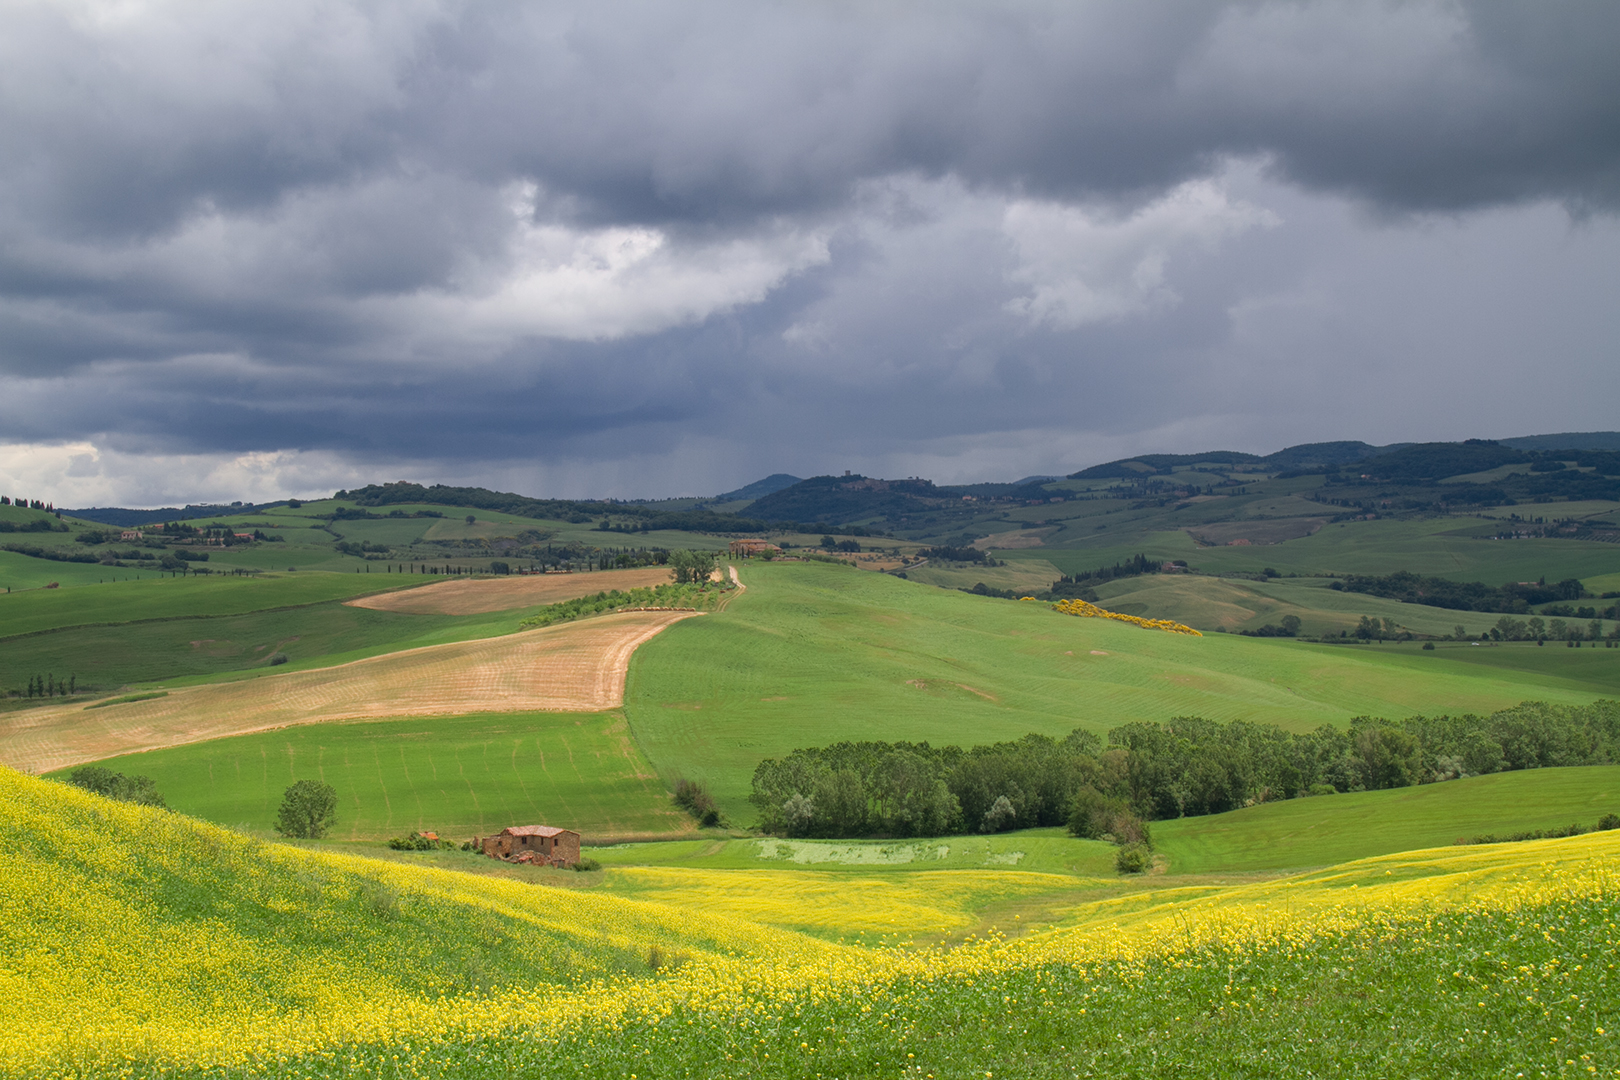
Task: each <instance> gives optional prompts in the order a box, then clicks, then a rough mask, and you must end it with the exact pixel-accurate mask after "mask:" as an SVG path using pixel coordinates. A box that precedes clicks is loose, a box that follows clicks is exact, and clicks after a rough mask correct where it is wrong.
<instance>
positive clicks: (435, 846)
mask: <svg viewBox="0 0 1620 1080" xmlns="http://www.w3.org/2000/svg"><path fill="white" fill-rule="evenodd" d="M388 846H389V847H391V848H393V849H394V850H395V851H453V850H454V849H455V846H456V845H455V844H452V843H451V842H450V841H448V840H440V839H439V838H438V837H437V836H423V835H422V834H421V833H415V832H413V833H411V835H409V836H396V837H394V838H393V839H392V840H390V841H388ZM463 847H464V848H466V847H470V845H463Z"/></svg>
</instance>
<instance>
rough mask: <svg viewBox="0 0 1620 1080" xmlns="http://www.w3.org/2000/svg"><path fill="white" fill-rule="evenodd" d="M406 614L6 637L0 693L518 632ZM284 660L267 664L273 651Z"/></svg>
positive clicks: (468, 619) (288, 615) (262, 666)
mask: <svg viewBox="0 0 1620 1080" xmlns="http://www.w3.org/2000/svg"><path fill="white" fill-rule="evenodd" d="M527 610H528V609H523V610H522V611H519V612H516V613H514V612H510V611H506V612H490V613H486V614H481V615H466V616H449V615H407V614H401V613H399V612H393V611H372V610H370V609H368V608H358V607H347V606H345V605H344V604H342V603H340V602H338V601H328V602H325V603H319V604H308V605H303V606H299V607H293V608H285V609H281V610H272V611H258V612H250V613H248V614H246V615H221V616H216V617H212V618H192V619H183V618H181V619H162V620H157V621H147V622H134V623H122V624H116V625H111V626H81V627H73V628H70V629H65V630H60V631H57V632H54V633H48V634H31V635H28V636H26V637H19V638H14V639H12V640H11V641H8V642H6V647H5V650H4V651H3V652H0V693H3V692H5V691H6V690H17V691H21V690H22V689H23V688H24V687H26V686H27V684H28V680H29V678H30V677H32V676H34V675H43V674H48V673H49V674H55V675H57V676H58V677H60V678H62V679H67V678H68V677H69V676H73V677H74V678H75V679H76V680H77V686H78V690H79V692H80V693H85V692H91V693H109V692H111V691H113V690H116V689H117V688H119V687H121V686H126V685H130V684H142V683H147V684H149V683H154V682H157V681H160V680H161V681H162V682H163V684H164V685H167V686H174V685H182V684H184V683H187V682H196V681H211V680H212V679H213V678H215V677H218V676H221V675H229V674H234V673H259V674H263V673H268V672H271V671H275V672H283V673H284V672H288V671H297V670H299V669H300V668H306V667H327V666H330V665H332V664H341V663H347V662H349V661H351V660H359V659H361V658H363V657H367V656H378V655H381V654H383V653H389V652H397V651H399V650H401V649H413V648H418V647H420V646H424V645H441V644H444V643H445V642H450V641H467V640H470V639H473V638H483V637H495V636H498V635H500V634H510V633H512V632H514V631H515V630H517V628H518V622H519V619H520V618H521V616H522V614H523V613H524V611H527ZM278 653H279V654H282V655H284V656H286V657H287V660H286V661H285V666H277V667H271V666H270V665H269V660H270V657H271V656H274V655H276V654H278Z"/></svg>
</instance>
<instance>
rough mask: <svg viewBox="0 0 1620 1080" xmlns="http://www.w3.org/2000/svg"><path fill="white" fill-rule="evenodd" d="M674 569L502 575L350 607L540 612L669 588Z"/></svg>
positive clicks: (477, 612)
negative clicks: (616, 593) (602, 595)
mask: <svg viewBox="0 0 1620 1080" xmlns="http://www.w3.org/2000/svg"><path fill="white" fill-rule="evenodd" d="M669 582H670V577H669V568H668V567H663V566H650V567H644V568H641V569H637V570H598V571H596V572H594V573H589V574H532V575H518V574H513V575H502V576H501V577H495V578H479V579H477V580H474V581H441V582H438V583H437V584H434V585H423V586H421V587H419V588H415V589H401V590H400V591H399V592H391V593H382V594H381V595H378V596H363V597H361V598H360V599H358V600H351V601H349V602H348V603H349V606H350V607H363V608H372V609H374V610H376V611H398V612H401V613H403V614H406V615H482V614H483V613H484V612H486V611H507V610H510V609H511V608H522V607H536V606H538V605H540V604H555V603H558V602H560V601H563V600H573V599H575V598H576V597H580V596H590V595H591V594H592V593H599V592H606V591H609V590H612V589H618V590H620V591H623V590H625V589H644V588H648V587H650V586H653V585H668V584H669Z"/></svg>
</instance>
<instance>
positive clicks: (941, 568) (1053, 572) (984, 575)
mask: <svg viewBox="0 0 1620 1080" xmlns="http://www.w3.org/2000/svg"><path fill="white" fill-rule="evenodd" d="M904 573H905V575H906V577H907V578H909V579H910V580H912V581H916V582H921V583H922V584H924V585H937V586H939V587H940V588H942V589H971V588H973V586H974V585H977V584H978V583H980V582H983V583H984V584H985V585H987V586H988V587H990V588H992V589H1011V590H1012V591H1014V592H1024V593H1036V592H1045V591H1046V590H1047V589H1050V588H1051V587H1052V582H1054V581H1056V580H1057V579H1058V577H1059V575H1060V574H1061V573H1062V572H1061V571H1060V570H1058V568H1057V567H1055V566H1053V565H1052V564H1051V563H1049V562H1047V561H1045V560H1044V559H1019V560H1018V561H1017V562H1008V563H1007V564H1006V565H1005V566H988V567H986V566H975V565H973V564H972V563H964V564H957V563H934V562H933V561H929V562H927V563H924V564H923V565H922V566H919V567H916V568H908V569H906V570H905V571H904Z"/></svg>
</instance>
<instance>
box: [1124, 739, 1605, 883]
mask: <svg viewBox="0 0 1620 1080" xmlns="http://www.w3.org/2000/svg"><path fill="white" fill-rule="evenodd" d="M1604 814H1620V765H1594V766H1589V767H1584V768H1568V769H1526V770H1524V771H1521V772H1506V773H1496V774H1495V775H1492V776H1474V777H1469V778H1468V779H1466V780H1454V781H1449V782H1446V783H1442V784H1422V785H1419V786H1417V787H1408V788H1396V789H1394V790H1391V791H1359V792H1351V793H1349V794H1344V795H1327V796H1318V797H1316V798H1310V799H1289V800H1287V801H1285V802H1276V803H1265V804H1262V805H1260V806H1251V807H1248V808H1246V809H1243V810H1234V811H1232V812H1231V813H1227V814H1212V815H1210V816H1208V817H1193V818H1180V819H1178V820H1175V821H1156V822H1154V823H1153V843H1154V847H1155V848H1156V849H1157V850H1158V851H1159V852H1161V853H1162V854H1164V855H1165V856H1166V857H1167V858H1168V860H1169V870H1170V872H1171V873H1173V874H1215V873H1230V872H1232V871H1236V870H1289V869H1297V868H1300V867H1308V866H1328V865H1331V864H1333V863H1341V862H1349V861H1350V860H1352V859H1365V858H1368V857H1370V856H1373V855H1386V854H1389V853H1391V852H1397V851H1413V850H1416V849H1418V848H1428V847H1443V846H1444V845H1446V844H1450V843H1454V842H1455V841H1457V840H1459V839H1467V838H1468V837H1473V836H1484V835H1497V836H1500V835H1504V834H1513V833H1519V832H1528V831H1530V830H1532V829H1550V828H1558V827H1562V826H1565V825H1571V824H1580V825H1585V826H1587V827H1591V826H1592V825H1593V824H1594V823H1596V821H1597V820H1598V818H1600V817H1602V816H1603V815H1604Z"/></svg>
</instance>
